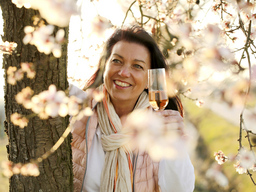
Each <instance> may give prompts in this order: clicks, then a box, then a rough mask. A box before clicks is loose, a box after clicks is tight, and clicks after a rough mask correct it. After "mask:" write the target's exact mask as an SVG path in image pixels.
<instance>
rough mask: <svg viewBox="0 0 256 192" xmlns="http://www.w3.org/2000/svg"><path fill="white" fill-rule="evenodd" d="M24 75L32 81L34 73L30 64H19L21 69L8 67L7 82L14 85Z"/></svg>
mask: <svg viewBox="0 0 256 192" xmlns="http://www.w3.org/2000/svg"><path fill="white" fill-rule="evenodd" d="M24 73H27V77H28V78H30V79H33V78H34V77H35V75H36V72H35V71H34V69H33V64H32V63H21V68H20V69H17V67H13V66H10V67H9V68H8V69H7V82H8V83H10V84H11V85H15V84H16V83H17V81H20V80H22V79H23V77H24Z"/></svg>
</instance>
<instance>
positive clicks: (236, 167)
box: [234, 161, 247, 174]
mask: <svg viewBox="0 0 256 192" xmlns="http://www.w3.org/2000/svg"><path fill="white" fill-rule="evenodd" d="M234 167H235V169H236V172H238V173H239V174H244V173H247V169H245V168H244V167H242V166H241V164H240V162H239V161H237V162H236V164H234Z"/></svg>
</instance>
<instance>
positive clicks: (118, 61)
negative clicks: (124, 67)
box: [112, 59, 121, 63]
mask: <svg viewBox="0 0 256 192" xmlns="http://www.w3.org/2000/svg"><path fill="white" fill-rule="evenodd" d="M112 62H113V63H121V61H120V60H119V59H112Z"/></svg>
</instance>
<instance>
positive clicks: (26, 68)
mask: <svg viewBox="0 0 256 192" xmlns="http://www.w3.org/2000/svg"><path fill="white" fill-rule="evenodd" d="M20 65H21V69H22V71H23V72H25V73H27V77H28V78H29V79H33V78H34V77H35V76H36V72H35V70H34V65H33V63H28V62H23V63H21V64H20Z"/></svg>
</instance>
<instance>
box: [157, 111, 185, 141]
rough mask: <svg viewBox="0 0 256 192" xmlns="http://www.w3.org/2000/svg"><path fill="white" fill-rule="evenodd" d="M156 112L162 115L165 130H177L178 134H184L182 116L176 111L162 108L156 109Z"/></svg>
mask: <svg viewBox="0 0 256 192" xmlns="http://www.w3.org/2000/svg"><path fill="white" fill-rule="evenodd" d="M157 113H158V114H160V115H161V116H162V117H164V123H165V125H166V126H165V128H164V129H165V131H166V132H169V131H175V130H177V131H178V134H179V135H180V136H182V137H183V136H185V132H184V122H183V117H182V116H181V115H180V113H179V112H178V111H175V110H164V111H158V112H157Z"/></svg>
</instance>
